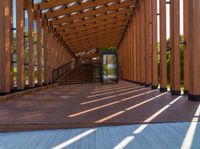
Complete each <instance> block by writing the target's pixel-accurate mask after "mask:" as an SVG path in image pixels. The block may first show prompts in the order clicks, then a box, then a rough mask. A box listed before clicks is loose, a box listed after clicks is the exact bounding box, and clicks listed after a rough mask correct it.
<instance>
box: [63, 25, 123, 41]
mask: <svg viewBox="0 0 200 149" xmlns="http://www.w3.org/2000/svg"><path fill="white" fill-rule="evenodd" d="M121 32H122V28H117V29H111V30H109V31H104V30H103V31H101V32H96V33H93V34H85V35H84V36H83V37H82V38H80V39H79V38H78V39H77V37H76V38H66V37H65V38H63V39H64V40H65V41H66V42H70V43H72V42H78V41H82V40H87V39H92V38H95V37H102V36H108V35H110V34H112V33H113V34H120V33H121Z"/></svg>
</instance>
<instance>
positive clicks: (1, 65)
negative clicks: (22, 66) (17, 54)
mask: <svg viewBox="0 0 200 149" xmlns="http://www.w3.org/2000/svg"><path fill="white" fill-rule="evenodd" d="M0 2H1V5H0V33H1V35H0V93H1V94H6V93H9V92H10V77H9V76H10V31H11V28H10V22H11V19H10V2H11V1H10V0H4V1H0Z"/></svg>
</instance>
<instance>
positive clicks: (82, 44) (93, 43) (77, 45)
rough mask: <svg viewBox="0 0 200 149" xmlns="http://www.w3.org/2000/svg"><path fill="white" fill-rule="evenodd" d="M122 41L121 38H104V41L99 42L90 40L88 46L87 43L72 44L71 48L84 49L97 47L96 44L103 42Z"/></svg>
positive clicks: (99, 40)
mask: <svg viewBox="0 0 200 149" xmlns="http://www.w3.org/2000/svg"><path fill="white" fill-rule="evenodd" d="M119 39H120V37H112V36H111V37H106V38H104V39H102V38H101V39H98V40H89V41H88V42H87V44H86V43H85V42H80V43H75V44H70V45H69V46H71V47H79V46H81V47H83V46H85V45H86V46H90V45H96V44H98V43H102V42H116V43H117V42H118V40H119Z"/></svg>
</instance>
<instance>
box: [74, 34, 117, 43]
mask: <svg viewBox="0 0 200 149" xmlns="http://www.w3.org/2000/svg"><path fill="white" fill-rule="evenodd" d="M119 35H120V33H119V32H116V33H112V34H107V35H101V36H94V37H91V38H87V39H83V40H79V41H73V42H72V41H71V42H70V45H74V44H81V43H87V42H90V41H97V40H99V39H107V38H114V37H117V36H119Z"/></svg>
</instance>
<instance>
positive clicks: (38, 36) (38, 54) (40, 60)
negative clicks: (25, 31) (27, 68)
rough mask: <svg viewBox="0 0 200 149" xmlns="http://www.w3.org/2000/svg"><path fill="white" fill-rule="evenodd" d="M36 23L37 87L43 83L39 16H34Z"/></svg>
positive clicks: (40, 21)
mask: <svg viewBox="0 0 200 149" xmlns="http://www.w3.org/2000/svg"><path fill="white" fill-rule="evenodd" d="M36 23H37V70H38V73H37V79H38V86H42V82H43V74H42V67H43V66H42V58H43V56H42V20H41V19H40V15H39V14H37V16H36Z"/></svg>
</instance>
